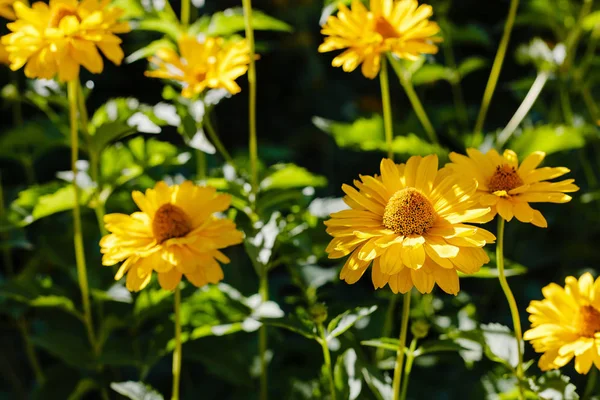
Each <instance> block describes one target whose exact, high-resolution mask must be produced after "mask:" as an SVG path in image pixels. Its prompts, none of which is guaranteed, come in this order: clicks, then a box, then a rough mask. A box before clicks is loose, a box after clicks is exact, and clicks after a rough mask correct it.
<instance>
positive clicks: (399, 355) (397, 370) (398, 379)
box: [392, 290, 411, 400]
mask: <svg viewBox="0 0 600 400" xmlns="http://www.w3.org/2000/svg"><path fill="white" fill-rule="evenodd" d="M410 292H411V291H410V290H409V291H408V292H406V293H405V294H404V301H403V304H402V324H401V325H400V343H399V344H398V350H397V351H396V365H395V367H394V381H393V383H392V392H393V399H394V400H399V399H400V384H401V383H402V368H403V367H404V348H405V347H406V333H407V332H408V321H409V315H410Z"/></svg>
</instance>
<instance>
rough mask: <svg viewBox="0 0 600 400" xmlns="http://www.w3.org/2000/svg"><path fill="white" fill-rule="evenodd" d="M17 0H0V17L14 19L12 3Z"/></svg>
mask: <svg viewBox="0 0 600 400" xmlns="http://www.w3.org/2000/svg"><path fill="white" fill-rule="evenodd" d="M15 1H19V0H0V17H2V18H6V19H10V20H14V19H15V18H16V15H15V10H14V9H13V5H14V4H15Z"/></svg>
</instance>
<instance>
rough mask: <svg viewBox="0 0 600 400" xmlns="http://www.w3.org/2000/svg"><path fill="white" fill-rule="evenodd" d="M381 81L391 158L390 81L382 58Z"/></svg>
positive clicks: (386, 142) (392, 129) (386, 133)
mask: <svg viewBox="0 0 600 400" xmlns="http://www.w3.org/2000/svg"><path fill="white" fill-rule="evenodd" d="M379 83H380V85H381V101H382V103H383V126H384V130H385V145H386V147H387V154H388V158H389V159H390V160H393V159H394V149H393V147H392V141H393V139H394V128H393V127H392V107H391V104H390V82H389V78H388V72H387V60H386V59H385V57H383V58H382V59H381V71H380V72H379Z"/></svg>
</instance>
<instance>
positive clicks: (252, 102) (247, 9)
mask: <svg viewBox="0 0 600 400" xmlns="http://www.w3.org/2000/svg"><path fill="white" fill-rule="evenodd" d="M242 5H243V7H244V23H245V27H246V40H247V41H248V46H249V47H250V64H249V65H248V91H249V95H248V97H249V99H248V102H249V105H248V128H249V134H250V138H249V143H248V144H249V148H250V150H249V151H250V176H251V181H250V183H251V184H252V191H253V192H254V193H255V194H256V192H257V191H258V144H257V140H256V63H255V58H256V56H255V49H254V30H253V28H252V1H251V0H242Z"/></svg>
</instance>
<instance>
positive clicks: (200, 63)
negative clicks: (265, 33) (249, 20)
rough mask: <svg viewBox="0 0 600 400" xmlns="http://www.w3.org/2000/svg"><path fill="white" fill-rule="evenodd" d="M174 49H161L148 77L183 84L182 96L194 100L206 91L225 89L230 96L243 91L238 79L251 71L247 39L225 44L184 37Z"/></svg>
mask: <svg viewBox="0 0 600 400" xmlns="http://www.w3.org/2000/svg"><path fill="white" fill-rule="evenodd" d="M177 45H178V47H179V54H177V52H176V51H175V50H173V49H169V48H164V49H160V50H159V51H158V52H157V53H156V55H155V56H153V57H151V58H150V59H149V60H150V62H151V63H152V64H154V65H155V66H156V69H155V70H153V71H147V72H146V76H150V77H154V78H163V79H172V80H175V81H178V82H181V83H182V85H183V90H182V92H181V94H182V96H184V97H187V98H191V97H194V96H195V95H198V94H200V93H202V92H203V91H204V90H206V89H209V88H210V89H226V90H227V91H229V93H231V94H236V93H239V92H240V91H241V89H240V87H239V86H238V84H237V83H235V80H236V79H237V78H239V77H240V76H242V75H244V74H245V73H246V71H248V64H249V63H250V47H249V46H248V42H247V41H246V40H239V41H236V42H234V41H225V40H224V39H223V38H213V37H208V38H205V39H204V40H202V41H201V40H199V39H197V38H195V37H190V36H182V37H181V39H179V41H178V42H177Z"/></svg>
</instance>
